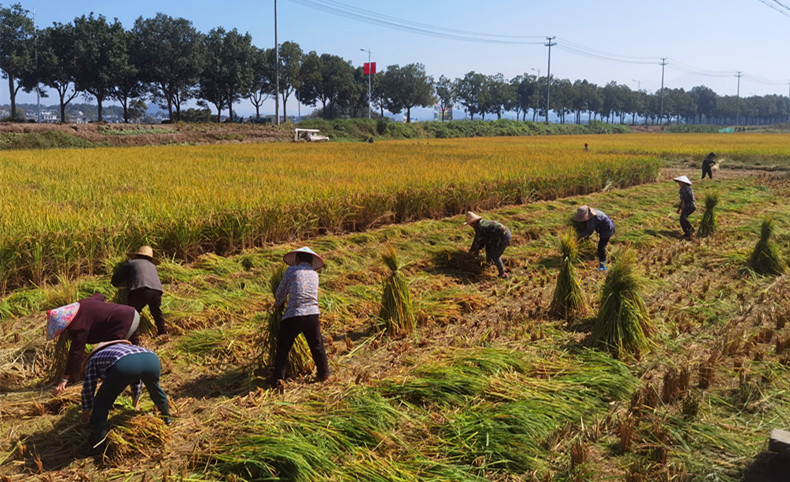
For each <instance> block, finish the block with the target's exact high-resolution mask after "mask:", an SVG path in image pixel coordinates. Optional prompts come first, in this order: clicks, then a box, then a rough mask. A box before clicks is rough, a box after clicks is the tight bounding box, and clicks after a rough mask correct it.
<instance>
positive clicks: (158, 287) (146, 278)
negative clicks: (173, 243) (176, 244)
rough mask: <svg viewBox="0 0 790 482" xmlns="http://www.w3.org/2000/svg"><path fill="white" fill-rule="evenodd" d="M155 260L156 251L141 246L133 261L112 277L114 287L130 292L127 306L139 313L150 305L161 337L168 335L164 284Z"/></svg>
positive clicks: (149, 307) (125, 264)
mask: <svg viewBox="0 0 790 482" xmlns="http://www.w3.org/2000/svg"><path fill="white" fill-rule="evenodd" d="M157 264H158V263H157V261H156V259H154V250H153V249H151V247H150V246H140V249H138V250H137V253H136V254H135V256H134V258H133V259H130V260H129V261H127V262H126V263H124V264H123V266H121V267H120V268H119V269H118V271H116V272H115V274H114V275H113V276H112V285H113V286H115V287H125V288H127V289H128V290H129V297H128V298H127V301H126V304H127V305H129V306H133V307H134V309H135V310H137V312H138V313H142V312H143V308H145V306H146V305H148V309H149V310H151V316H153V318H154V322H155V323H156V331H157V332H158V334H159V335H166V334H167V328H166V327H165V317H164V316H163V315H162V282H161V281H160V280H159V273H158V272H157V271H156V265H157Z"/></svg>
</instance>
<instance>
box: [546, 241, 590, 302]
mask: <svg viewBox="0 0 790 482" xmlns="http://www.w3.org/2000/svg"><path fill="white" fill-rule="evenodd" d="M559 248H560V271H559V273H557V285H556V287H555V288H554V297H553V298H552V300H551V305H550V306H549V314H550V315H551V316H552V317H555V318H567V317H570V318H575V317H578V316H583V315H584V314H585V313H586V312H587V302H586V300H585V299H584V293H583V292H582V290H581V287H580V286H579V280H578V278H577V277H576V269H575V268H574V264H575V263H577V262H578V261H579V243H578V241H577V237H576V233H575V232H573V231H572V230H570V229H568V230H565V231H563V232H562V233H560V236H559Z"/></svg>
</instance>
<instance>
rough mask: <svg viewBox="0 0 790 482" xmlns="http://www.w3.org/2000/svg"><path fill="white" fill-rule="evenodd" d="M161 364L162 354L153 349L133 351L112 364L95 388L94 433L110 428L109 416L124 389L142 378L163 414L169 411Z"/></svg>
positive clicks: (92, 425)
mask: <svg viewBox="0 0 790 482" xmlns="http://www.w3.org/2000/svg"><path fill="white" fill-rule="evenodd" d="M161 371H162V366H161V365H160V363H159V358H158V357H157V356H156V355H155V354H153V353H133V354H131V355H126V356H123V357H121V358H119V359H118V361H117V362H115V365H113V366H111V367H110V368H109V369H108V370H107V372H106V373H105V374H104V378H103V379H102V384H101V386H100V387H99V390H97V392H96V397H95V398H94V400H93V412H92V413H91V421H90V425H91V429H92V430H93V432H94V433H101V432H103V431H105V430H106V429H107V416H108V415H109V413H110V409H112V405H113V403H115V399H116V398H118V395H120V394H121V393H123V391H124V389H125V388H126V387H128V386H129V385H131V384H133V383H136V382H137V380H138V379H142V381H143V384H144V385H145V388H146V389H147V390H148V394H149V395H150V396H151V400H153V401H154V404H155V405H156V407H157V408H158V409H159V411H160V412H162V415H165V416H169V415H170V406H169V404H168V402H167V395H165V392H164V391H163V390H162V387H160V386H159V375H160V374H161Z"/></svg>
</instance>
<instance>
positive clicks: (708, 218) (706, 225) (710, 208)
mask: <svg viewBox="0 0 790 482" xmlns="http://www.w3.org/2000/svg"><path fill="white" fill-rule="evenodd" d="M718 204H719V193H717V192H712V193H710V194H708V195H707V196H705V214H703V215H702V222H700V225H699V231H698V232H697V235H698V236H699V237H701V238H706V237H708V236H710V235H712V234H713V233H715V232H716V228H717V225H716V211H715V209H716V206H717V205H718Z"/></svg>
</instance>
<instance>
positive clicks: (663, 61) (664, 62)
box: [658, 57, 667, 125]
mask: <svg viewBox="0 0 790 482" xmlns="http://www.w3.org/2000/svg"><path fill="white" fill-rule="evenodd" d="M666 65H667V58H666V57H661V111H660V113H659V114H658V125H662V124H663V123H664V67H666Z"/></svg>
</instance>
